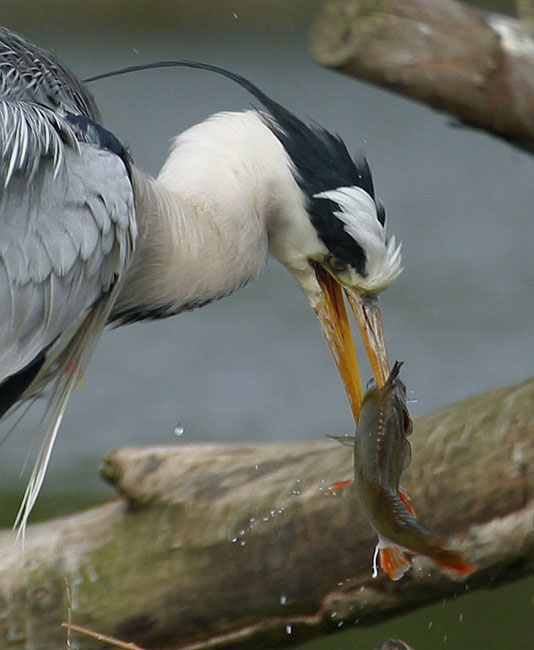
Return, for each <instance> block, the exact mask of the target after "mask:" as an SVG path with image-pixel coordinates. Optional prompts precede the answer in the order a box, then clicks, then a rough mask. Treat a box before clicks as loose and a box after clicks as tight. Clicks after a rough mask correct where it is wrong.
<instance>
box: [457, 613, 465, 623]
mask: <svg viewBox="0 0 534 650" xmlns="http://www.w3.org/2000/svg"><path fill="white" fill-rule="evenodd" d="M458 620H459V621H460V623H461V622H462V621H463V620H464V615H463V614H460V616H458Z"/></svg>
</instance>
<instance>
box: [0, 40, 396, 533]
mask: <svg viewBox="0 0 534 650" xmlns="http://www.w3.org/2000/svg"><path fill="white" fill-rule="evenodd" d="M170 65H175V66H176V65H180V66H188V67H193V68H200V69H203V70H206V71H211V72H213V73H216V74H220V75H223V76H225V77H227V78H230V79H231V80H232V81H234V82H236V83H237V84H239V85H240V86H241V87H243V88H244V89H245V90H246V91H248V92H249V93H250V94H251V95H252V96H253V97H254V98H255V99H256V100H257V101H258V102H259V103H260V104H261V108H255V107H252V108H249V109H247V110H244V111H240V112H231V111H228V112H220V113H216V114H214V115H212V116H211V117H209V118H208V119H206V120H204V121H202V122H200V123H198V124H196V125H194V126H192V127H190V128H188V129H187V130H186V131H184V132H183V133H181V134H179V135H178V136H177V137H175V138H174V140H173V141H172V145H171V147H170V152H169V155H168V157H167V159H166V161H165V162H164V164H163V166H162V168H161V171H160V172H159V174H158V175H157V176H156V177H151V176H149V175H147V174H146V173H144V172H143V171H142V170H141V169H140V168H138V167H137V166H136V165H135V163H134V161H133V158H132V155H131V153H130V152H129V151H128V150H127V149H126V148H125V147H124V145H123V144H122V143H121V142H120V140H119V139H118V138H117V137H116V136H115V135H114V134H113V133H111V132H110V131H108V130H107V129H106V128H105V127H104V126H103V125H102V120H101V118H100V114H99V112H98V109H97V107H96V104H95V101H94V100H93V98H92V96H91V94H90V93H89V91H88V90H87V88H86V86H85V85H84V83H83V82H81V81H80V80H79V79H77V77H76V76H75V75H74V74H73V73H72V72H71V71H70V70H69V69H68V68H67V67H65V66H64V65H63V64H62V63H60V61H59V60H58V59H57V58H56V57H55V56H54V55H53V54H52V53H50V52H48V51H45V50H44V49H41V48H40V47H38V46H36V45H34V44H33V43H31V42H29V41H28V40H27V39H25V38H24V37H23V36H21V35H19V34H16V33H14V32H13V31H10V30H8V29H5V28H0V121H1V126H0V159H1V160H0V184H1V192H0V300H1V304H2V312H1V319H0V417H5V416H7V415H9V414H11V413H12V412H13V411H14V410H15V409H17V408H18V407H19V406H20V405H21V404H23V403H25V402H28V401H29V400H32V399H34V398H36V397H38V396H41V395H42V394H43V393H44V392H45V390H46V394H47V403H46V407H45V411H44V415H43V422H42V436H43V441H42V445H41V447H40V450H39V452H38V454H37V458H36V461H35V465H34V468H33V471H32V474H31V476H30V479H29V482H28V486H27V488H26V492H25V494H24V497H23V500H22V504H21V507H20V510H19V513H18V516H17V520H16V524H15V525H16V526H18V528H19V531H20V530H22V531H24V529H25V527H26V524H27V522H28V519H29V516H30V513H31V511H32V508H33V506H34V504H35V501H36V499H37V496H38V494H39V490H40V488H41V486H42V482H43V479H44V475H45V472H46V468H47V465H48V461H49V458H50V455H51V453H52V448H53V445H54V442H55V439H56V436H57V432H58V429H59V427H60V424H61V420H62V417H63V414H64V411H65V408H66V405H67V402H68V399H69V396H70V395H71V393H72V390H73V389H74V387H75V386H76V384H77V383H78V381H79V378H80V376H82V375H83V373H84V371H85V369H86V367H87V364H88V362H89V359H90V357H91V353H92V352H93V350H94V348H95V345H96V344H97V342H98V339H99V337H100V336H101V334H102V332H103V330H104V328H105V326H106V325H108V324H111V325H115V326H119V325H124V324H127V323H132V322H136V321H142V320H151V319H160V318H166V317H169V316H172V315H175V314H179V313H181V312H184V311H187V310H191V309H195V308H197V307H201V306H203V305H206V304H208V303H210V302H211V301H213V300H216V299H219V298H222V297H224V296H227V295H229V294H231V293H232V292H234V291H236V290H237V289H239V288H240V287H243V286H244V285H246V284H247V283H248V282H250V281H251V280H253V279H254V278H255V277H256V276H257V275H258V274H259V273H260V271H261V270H262V268H263V267H264V265H265V263H266V260H267V258H268V256H269V255H270V256H271V257H273V258H275V259H276V260H278V261H279V262H281V263H282V264H283V265H284V266H285V267H286V268H287V269H288V270H289V272H290V273H291V274H292V275H293V277H294V278H295V280H296V282H297V285H298V286H299V287H300V289H301V290H302V291H303V292H304V294H305V295H306V297H307V299H308V302H309V304H310V306H311V308H312V310H313V311H314V312H315V314H316V315H317V316H318V319H319V322H320V324H321V327H322V331H323V333H324V335H325V338H326V341H327V343H328V345H329V347H330V349H331V351H332V353H333V357H334V360H335V363H336V364H337V367H338V370H339V373H340V376H341V379H342V381H343V383H344V386H345V390H346V393H347V396H348V400H349V403H350V407H351V409H352V412H353V414H354V417H355V418H356V419H357V418H358V415H359V410H360V405H361V402H362V387H361V379H360V372H359V367H358V361H357V356H356V350H355V346H354V342H353V337H352V332H351V324H350V320H349V317H348V312H347V309H346V307H345V298H346V300H347V302H348V304H349V306H350V308H351V311H352V313H353V314H354V318H355V322H356V324H357V327H358V329H359V332H360V334H361V337H362V340H363V343H364V346H365V350H366V353H367V356H368V358H369V362H370V365H371V368H372V371H373V374H374V376H375V378H376V381H377V383H378V385H379V386H381V385H383V384H384V383H385V381H386V379H387V376H388V374H389V363H388V359H387V351H386V346H385V342H384V333H383V328H382V320H381V316H380V309H379V303H378V294H379V293H380V292H381V291H383V290H384V289H386V288H387V287H388V286H389V285H390V284H391V283H392V282H393V281H394V280H395V279H396V278H397V277H398V275H399V274H400V273H401V271H402V267H401V253H400V244H396V242H395V237H394V236H392V237H391V238H389V239H388V238H387V236H386V213H385V209H384V206H383V205H382V203H381V202H380V201H379V200H378V198H377V197H376V195H375V190H374V185H373V178H372V174H371V170H370V167H369V165H368V163H367V161H366V159H365V158H364V157H355V158H353V157H351V155H350V154H349V152H348V150H347V147H346V146H345V144H344V142H343V140H342V139H341V137H340V136H338V135H337V134H333V133H331V132H329V131H328V130H326V129H324V128H322V127H321V126H319V125H317V124H308V123H305V122H304V121H302V120H301V119H299V118H298V117H297V116H296V115H294V114H293V113H292V112H290V111H289V110H288V109H286V108H284V107H283V106H282V105H281V104H279V103H278V102H276V101H274V100H273V99H271V98H269V97H268V96H267V95H266V94H264V93H263V92H262V91H261V90H260V89H259V88H257V87H256V86H255V85H254V84H252V83H251V82H250V81H248V80H247V79H245V78H244V77H242V76H240V75H238V74H236V73H233V72H230V71H228V70H225V69H223V68H219V67H217V66H212V65H209V64H205V63H199V62H191V61H173V62H160V63H158V64H150V65H149V66H145V67H165V66H170ZM138 67H139V66H137V68H138ZM125 71H131V70H123V71H122V72H125ZM103 76H105V75H103ZM108 76H109V75H108Z"/></svg>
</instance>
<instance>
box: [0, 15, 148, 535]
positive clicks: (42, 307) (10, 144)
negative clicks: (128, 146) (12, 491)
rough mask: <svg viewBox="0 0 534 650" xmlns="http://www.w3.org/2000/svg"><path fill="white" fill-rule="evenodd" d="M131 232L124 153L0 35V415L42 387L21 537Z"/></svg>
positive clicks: (42, 60) (65, 89)
mask: <svg viewBox="0 0 534 650" xmlns="http://www.w3.org/2000/svg"><path fill="white" fill-rule="evenodd" d="M136 235H137V231H136V219H135V210H134V196H133V190H132V184H131V179H130V161H129V157H128V155H127V153H126V152H125V150H124V147H122V145H121V144H120V142H118V140H117V139H116V138H115V137H114V136H113V135H112V134H111V133H109V132H108V131H106V130H105V129H104V128H102V127H101V126H100V125H99V124H98V112H97V110H96V107H95V105H94V102H93V100H92V98H91V96H90V95H89V94H88V93H87V91H86V90H85V89H84V87H83V85H82V84H81V83H80V82H79V81H78V80H77V79H76V77H75V76H74V75H73V74H72V73H71V72H69V71H68V70H67V69H66V68H65V67H64V66H62V65H61V64H60V63H59V62H58V61H57V60H56V59H55V58H54V57H53V55H51V54H50V53H48V52H46V51H45V50H42V49H41V48H38V47H37V46H35V45H33V44H32V43H29V42H28V41H26V40H25V39H24V38H23V37H21V36H19V35H17V34H15V33H13V32H11V31H9V30H6V29H4V28H0V305H1V308H2V309H1V311H0V417H1V416H2V415H3V414H5V412H6V411H7V410H8V409H9V408H10V407H11V406H12V405H14V404H16V403H17V402H18V401H20V400H23V399H26V398H28V397H29V396H31V395H33V394H36V393H38V392H40V391H41V390H42V388H43V387H44V386H46V385H47V384H48V383H49V382H50V381H52V380H53V387H52V391H51V396H50V398H49V402H48V406H47V409H46V412H45V416H44V421H45V425H44V440H43V444H42V446H41V449H40V451H39V453H38V455H37V460H36V463H35V467H34V470H33V472H32V475H31V477H30V481H29V484H28V488H27V490H26V493H25V496H24V499H23V503H22V506H21V509H20V511H19V516H18V519H17V521H18V525H19V529H21V530H22V531H24V528H25V525H26V522H27V520H28V517H29V514H30V512H31V509H32V507H33V504H34V503H35V500H36V498H37V494H38V492H39V489H40V486H41V484H42V481H43V478H44V474H45V471H46V467H47V464H48V459H49V457H50V453H51V450H52V446H53V444H54V440H55V437H56V434H57V431H58V428H59V425H60V422H61V419H62V416H63V413H64V410H65V406H66V403H67V400H68V398H69V396H70V393H71V391H72V389H73V387H74V385H75V384H76V381H77V378H78V376H79V373H80V372H82V371H83V368H84V367H85V365H86V363H87V361H88V359H89V357H90V354H91V352H92V350H93V347H94V345H95V343H96V341H97V340H98V338H99V336H100V334H101V332H102V330H103V328H104V326H105V324H106V321H107V319H108V316H109V312H110V309H111V307H112V304H113V301H114V300H115V296H116V293H117V291H118V287H119V286H120V279H121V277H122V275H123V272H124V270H125V268H126V267H127V265H128V263H129V260H130V258H131V255H132V253H133V248H134V243H135V239H136Z"/></svg>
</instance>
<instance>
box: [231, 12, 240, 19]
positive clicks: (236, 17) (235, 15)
mask: <svg viewBox="0 0 534 650" xmlns="http://www.w3.org/2000/svg"><path fill="white" fill-rule="evenodd" d="M232 16H233V17H234V18H235V19H236V20H237V19H238V18H239V16H238V15H237V14H236V12H235V11H234V12H233V13H232Z"/></svg>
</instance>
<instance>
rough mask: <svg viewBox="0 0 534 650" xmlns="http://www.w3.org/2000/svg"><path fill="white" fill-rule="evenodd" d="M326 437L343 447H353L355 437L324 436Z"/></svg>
mask: <svg viewBox="0 0 534 650" xmlns="http://www.w3.org/2000/svg"><path fill="white" fill-rule="evenodd" d="M326 437H327V438H330V440H337V442H339V444H340V445H343V446H344V447H354V442H355V440H356V436H331V435H329V434H326Z"/></svg>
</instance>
